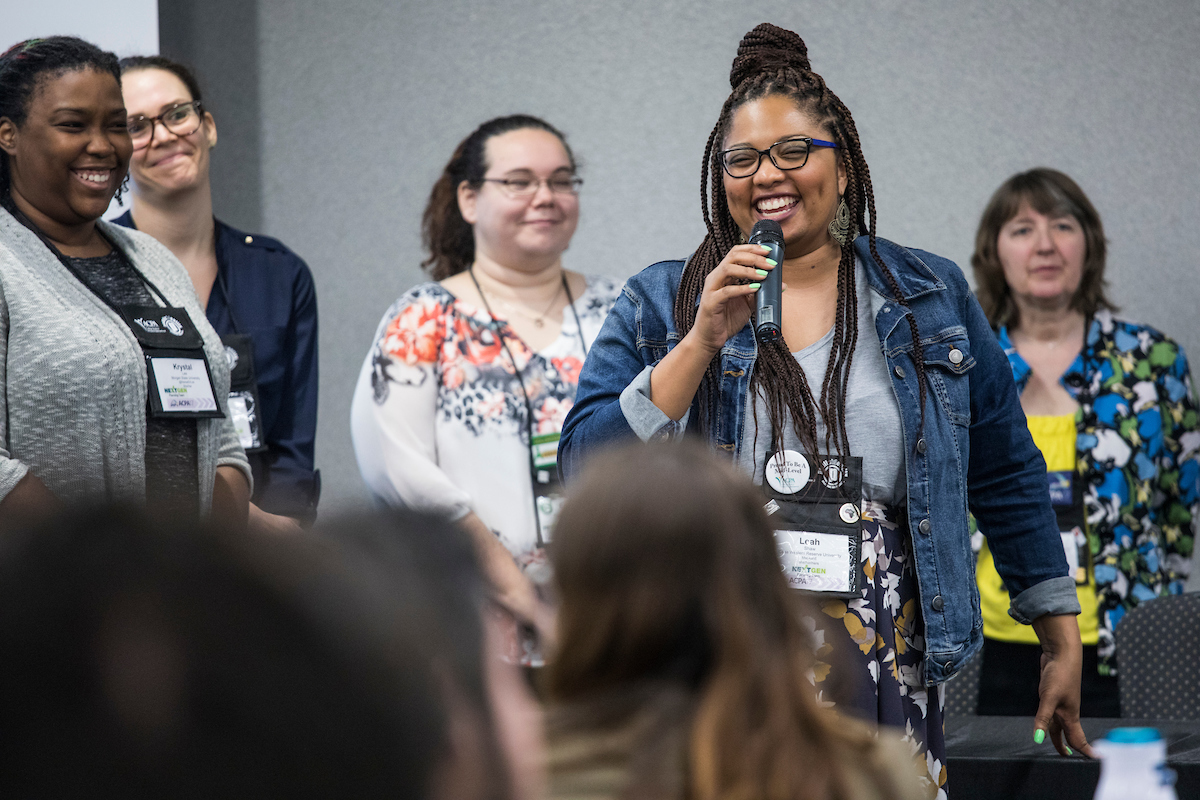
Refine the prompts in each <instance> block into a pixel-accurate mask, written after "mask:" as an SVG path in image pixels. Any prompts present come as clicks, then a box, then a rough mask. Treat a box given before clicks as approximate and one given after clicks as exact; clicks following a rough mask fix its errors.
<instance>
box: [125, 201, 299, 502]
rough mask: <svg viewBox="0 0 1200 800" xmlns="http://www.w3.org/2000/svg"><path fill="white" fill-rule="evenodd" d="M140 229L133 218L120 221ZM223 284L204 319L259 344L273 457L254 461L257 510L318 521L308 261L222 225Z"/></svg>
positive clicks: (258, 367)
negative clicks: (315, 516) (314, 457)
mask: <svg viewBox="0 0 1200 800" xmlns="http://www.w3.org/2000/svg"><path fill="white" fill-rule="evenodd" d="M113 222H115V223H117V224H118V225H124V226H125V227H127V228H135V227H136V226H135V225H134V223H133V214H132V212H126V213H125V214H123V215H122V216H120V217H118V218H117V219H115V220H113ZM215 223H216V233H215V235H216V249H217V280H216V281H215V282H214V284H213V288H212V292H211V293H210V294H209V298H208V306H207V307H206V308H205V310H204V311H205V316H207V317H208V321H209V322H210V323H211V324H212V326H213V328H215V329H216V331H217V333H218V334H220V335H222V336H224V335H226V334H230V333H241V334H248V335H249V336H250V337H251V338H252V339H253V342H254V365H255V371H256V372H257V377H258V396H259V411H260V415H261V416H260V418H261V420H262V424H263V433H264V435H265V438H266V444H267V451H266V452H263V453H251V454H249V455H248V458H249V459H250V465H251V468H252V469H253V472H254V495H253V497H252V498H251V500H253V502H254V503H255V504H256V505H258V506H259V508H262V509H263V510H264V511H269V512H271V513H273V514H287V515H289V516H294V517H299V518H302V519H309V518H312V517H313V516H314V515H315V514H316V506H317V500H318V498H319V496H320V473H319V472H317V471H316V470H314V468H313V444H314V440H315V438H316V428H317V295H316V289H315V288H314V286H313V279H312V273H311V272H310V271H309V269H308V265H307V264H305V263H304V261H303V260H302V259H301V258H300V257H299V256H297V255H296V254H295V253H293V252H292V251H291V250H289V249H288V248H287V247H286V246H285V245H284V244H283V243H281V242H280V241H279V240H277V239H272V238H270V237H269V236H260V235H258V234H254V235H250V234H247V233H245V232H244V231H240V230H237V229H236V228H232V227H230V226H229V225H226V224H225V223H223V222H221V221H220V220H215Z"/></svg>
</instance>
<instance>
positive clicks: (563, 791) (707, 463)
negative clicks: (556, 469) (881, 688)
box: [546, 442, 911, 798]
mask: <svg viewBox="0 0 1200 800" xmlns="http://www.w3.org/2000/svg"><path fill="white" fill-rule="evenodd" d="M551 560H552V563H553V566H554V570H555V579H556V584H557V589H558V593H559V598H558V599H559V611H558V643H557V648H556V651H555V653H554V657H553V659H552V661H551V663H550V665H549V668H548V675H547V676H546V678H547V693H548V695H549V698H550V700H551V702H552V712H551V714H550V716H549V717H548V720H547V739H548V744H549V752H550V762H549V766H550V776H549V780H550V785H551V796H553V797H560V796H561V797H567V796H573V793H574V792H576V791H578V790H580V788H581V787H583V786H586V785H604V786H606V789H605V790H604V791H601V793H600V794H597V795H596V796H608V795H609V794H611V795H612V796H618V795H620V796H639V797H642V796H644V797H683V796H685V788H684V787H687V791H686V796H690V797H695V798H733V797H754V798H834V797H863V796H895V794H896V793H895V792H894V791H893V790H892V789H891V788H890V787H891V786H892V783H893V779H892V778H891V777H890V776H889V775H888V774H887V771H888V770H887V767H886V766H884V765H882V764H881V760H880V759H878V758H875V757H873V756H872V755H869V754H872V753H873V752H874V751H875V750H876V747H875V744H874V740H873V739H872V737H871V734H870V733H869V732H868V731H867V730H866V729H865V727H860V726H859V725H857V724H855V723H851V722H849V721H847V720H844V719H839V718H837V717H836V716H835V715H834V714H833V712H831V711H827V710H823V709H820V708H818V705H817V701H816V697H815V692H814V690H813V686H812V682H811V678H810V674H809V670H810V665H811V664H812V662H813V660H814V659H813V643H812V641H811V639H810V637H809V636H808V635H807V633H806V632H805V630H804V628H803V626H802V624H801V621H800V615H799V613H798V611H799V609H798V607H797V600H798V598H797V596H796V595H795V594H793V593H792V592H791V590H790V589H789V588H788V587H787V584H786V582H785V580H784V577H783V574H782V571H781V568H780V566H779V561H778V558H777V555H776V549H775V540H774V535H773V533H772V531H771V528H770V526H769V525H768V522H767V516H766V513H765V512H764V510H763V498H762V496H761V494H760V493H759V492H757V491H756V490H755V489H754V487H753V486H751V485H750V483H748V482H747V481H746V479H745V478H744V477H742V476H740V475H738V474H736V473H735V472H734V471H733V469H732V468H731V467H730V466H728V465H726V464H724V463H721V462H719V461H718V460H717V459H716V458H715V457H714V456H713V455H712V454H711V453H710V452H708V451H707V449H705V448H704V447H702V446H701V445H699V444H693V443H690V442H686V443H682V444H679V443H676V444H670V445H654V446H642V445H638V446H635V447H627V448H623V449H619V450H615V451H610V452H608V453H606V454H602V455H600V456H598V457H596V458H594V459H593V460H592V461H591V463H590V464H589V466H588V468H587V469H586V471H585V474H584V475H583V476H582V478H581V480H580V481H579V482H578V483H577V484H575V485H573V486H572V490H571V494H570V496H569V499H568V501H567V504H566V505H565V507H564V508H563V510H562V515H561V517H560V518H559V522H558V525H557V527H556V529H555V538H554V541H553V543H552V550H551ZM614 765H620V766H618V767H614ZM901 769H902V770H903V769H908V770H909V771H911V765H908V764H904V765H902V766H901ZM900 781H901V782H903V776H901V777H900ZM863 786H869V787H871V791H870V792H869V793H866V794H864V793H862V791H860V790H861V789H862V787H863ZM626 791H629V792H631V793H632V794H628V795H626V794H624V792H626Z"/></svg>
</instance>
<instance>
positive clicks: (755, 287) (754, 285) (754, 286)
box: [750, 283, 762, 291]
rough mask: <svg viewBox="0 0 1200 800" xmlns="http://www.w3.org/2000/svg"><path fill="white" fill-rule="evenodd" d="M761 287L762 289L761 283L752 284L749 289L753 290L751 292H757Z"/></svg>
mask: <svg viewBox="0 0 1200 800" xmlns="http://www.w3.org/2000/svg"><path fill="white" fill-rule="evenodd" d="M761 287H762V284H761V283H752V284H750V288H751V289H753V290H755V291H758V290H759V288H761Z"/></svg>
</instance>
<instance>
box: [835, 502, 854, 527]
mask: <svg viewBox="0 0 1200 800" xmlns="http://www.w3.org/2000/svg"><path fill="white" fill-rule="evenodd" d="M838 514H840V515H841V517H842V522H844V523H846V524H847V525H849V524H851V523H854V522H858V506H856V505H854V504H853V503H843V504H842V507H841V508H840V509H838Z"/></svg>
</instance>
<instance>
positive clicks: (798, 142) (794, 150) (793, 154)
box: [721, 136, 839, 178]
mask: <svg viewBox="0 0 1200 800" xmlns="http://www.w3.org/2000/svg"><path fill="white" fill-rule="evenodd" d="M838 146H839V145H838V143H837V142H827V141H825V140H823V139H814V138H812V137H811V136H792V137H790V138H788V139H781V140H780V141H778V142H776V143H775V144H773V145H771V146H770V147H768V148H767V149H766V150H755V149H754V148H753V147H734V148H731V149H729V150H722V151H721V166H723V167H724V168H725V171H726V172H727V173H729V177H731V178H749V177H750V176H751V175H753V174H754V173H756V172H758V168H759V165H761V164H762V157H763V156H766V157H767V158H769V159H771V163H772V164H774V165H775V166H776V168H778V169H781V170H784V171H785V172H786V171H787V170H791V169H800V168H801V167H803V166H804V165H805V164H806V163H808V154H809V152H810V151H811V150H812V149H813V148H814V147H832V148H835V149H836V148H837V147H838Z"/></svg>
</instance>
